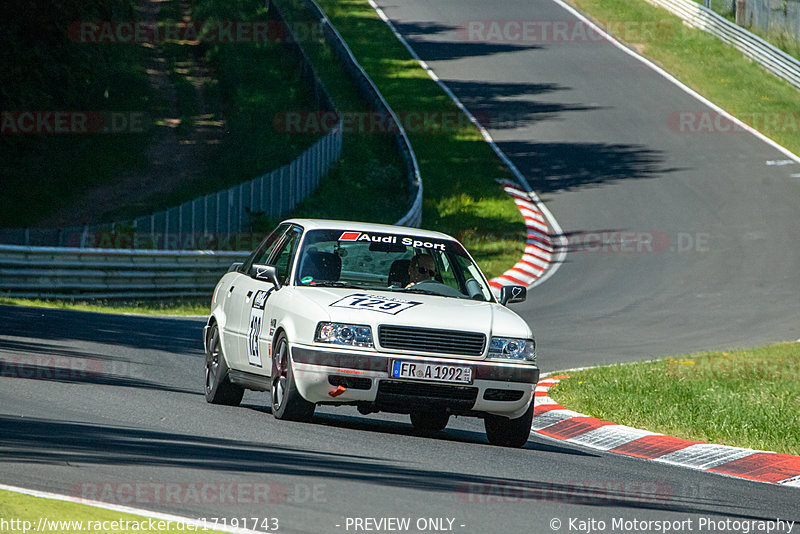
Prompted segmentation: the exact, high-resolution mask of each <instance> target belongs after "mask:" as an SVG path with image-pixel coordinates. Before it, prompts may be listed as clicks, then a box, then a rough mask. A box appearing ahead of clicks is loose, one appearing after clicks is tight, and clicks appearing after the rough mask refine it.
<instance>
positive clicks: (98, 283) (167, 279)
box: [0, 245, 247, 298]
mask: <svg viewBox="0 0 800 534" xmlns="http://www.w3.org/2000/svg"><path fill="white" fill-rule="evenodd" d="M246 255H247V253H246V252H230V251H213V252H212V251H163V250H118V249H80V248H60V247H25V246H16V245H0V295H3V294H7V295H10V296H14V297H20V298H29V297H35V298H64V297H75V298H81V297H84V298H85V297H90V298H140V297H142V298H144V297H192V296H210V295H211V291H212V290H213V289H214V286H215V285H216V283H217V282H218V281H219V278H220V276H222V274H223V273H224V272H225V270H226V269H227V268H228V267H229V266H230V265H231V263H233V262H235V261H240V260H241V259H242V258H244V257H246Z"/></svg>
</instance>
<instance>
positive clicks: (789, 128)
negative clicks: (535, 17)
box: [569, 0, 800, 154]
mask: <svg viewBox="0 0 800 534" xmlns="http://www.w3.org/2000/svg"><path fill="white" fill-rule="evenodd" d="M569 1H570V3H572V4H573V5H575V6H576V7H577V8H579V9H580V10H582V11H583V12H584V13H587V14H588V15H589V16H591V17H592V18H594V19H595V20H598V21H626V22H630V23H634V24H635V23H640V22H641V23H648V22H649V23H652V22H653V21H657V22H658V31H657V32H655V37H654V38H652V39H643V40H642V42H637V43H631V44H633V45H634V46H635V47H636V49H637V51H639V52H640V53H641V54H643V55H644V56H646V57H648V58H650V59H653V60H654V61H655V62H656V63H658V64H660V65H661V66H662V67H663V68H664V69H666V70H667V71H669V72H670V73H671V74H673V75H674V76H676V77H677V78H678V79H680V80H681V81H682V82H683V83H685V84H686V85H688V86H689V87H691V88H692V89H694V90H695V91H697V92H698V93H700V94H701V95H703V96H705V97H706V98H708V99H709V100H711V101H712V102H714V103H715V104H717V105H718V106H720V107H722V108H723V109H725V110H727V111H728V112H729V113H731V114H732V115H734V116H736V117H737V118H739V119H741V120H742V121H743V122H745V123H746V124H749V125H750V126H752V127H754V128H755V129H757V130H759V131H761V132H762V133H764V134H765V135H767V136H768V137H770V138H772V139H773V140H775V141H777V142H778V143H780V144H781V145H783V146H784V147H786V148H788V149H789V150H791V151H792V152H794V153H796V154H797V153H800V128H798V122H800V120H798V116H797V102H798V98H800V93H799V92H798V90H797V89H795V88H794V87H793V86H792V85H791V84H789V83H788V82H785V81H783V80H781V79H778V78H776V77H775V76H772V75H770V74H768V73H766V71H764V69H762V68H761V67H760V66H759V65H758V64H757V63H754V62H752V61H750V60H748V59H746V58H745V56H744V55H743V54H742V53H741V52H739V51H737V50H735V49H734V48H732V47H730V46H727V45H725V44H724V43H722V41H720V40H719V39H717V38H716V37H714V36H712V35H710V34H708V33H706V32H704V31H702V30H698V29H694V28H689V27H687V26H685V25H684V24H683V22H682V21H681V19H680V18H678V17H676V16H674V15H671V14H670V13H669V12H667V11H666V10H665V9H662V8H658V7H655V6H653V5H651V4H648V3H647V2H645V1H644V0H569ZM609 26H610V29H611V30H613V29H614V27H615V25H614V24H611V25H609ZM616 26H617V27H619V26H624V25H619V24H617V25H616ZM618 37H619V38H624V35H618ZM699 108H700V104H699V103H698V109H699Z"/></svg>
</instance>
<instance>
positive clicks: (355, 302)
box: [331, 293, 422, 315]
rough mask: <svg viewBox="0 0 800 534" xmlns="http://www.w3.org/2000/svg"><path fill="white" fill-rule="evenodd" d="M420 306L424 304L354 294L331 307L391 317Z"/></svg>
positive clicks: (332, 304)
mask: <svg viewBox="0 0 800 534" xmlns="http://www.w3.org/2000/svg"><path fill="white" fill-rule="evenodd" d="M420 304H422V303H421V302H416V301H413V300H403V299H397V298H394V297H384V296H378V295H367V294H366V293H354V294H352V295H347V296H346V297H344V298H343V299H339V300H337V301H336V302H333V303H331V306H332V307H335V308H350V309H351V310H372V311H376V312H381V313H388V314H389V315H397V314H398V313H400V312H401V311H405V310H407V309H409V308H413V307H414V306H419V305H420Z"/></svg>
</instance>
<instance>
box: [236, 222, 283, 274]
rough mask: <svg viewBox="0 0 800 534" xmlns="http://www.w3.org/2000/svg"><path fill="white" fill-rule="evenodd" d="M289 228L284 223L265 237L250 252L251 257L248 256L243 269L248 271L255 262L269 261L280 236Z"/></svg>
mask: <svg viewBox="0 0 800 534" xmlns="http://www.w3.org/2000/svg"><path fill="white" fill-rule="evenodd" d="M287 228H289V225H288V224H282V225H280V226H278V227H277V228H275V229H274V230H273V231H272V233H271V234H269V235H268V236H267V237H265V238H264V241H262V242H261V244H260V245H258V248H257V249H256V250H255V251H253V253H252V254H250V257H249V258H247V261H245V263H244V265H243V266H242V271H243V272H247V271H249V270H250V267H251V266H252V265H253V264H254V263H262V264H263V263H267V259H268V258H269V255H270V253H271V252H272V249H273V248H275V245H277V244H278V243H279V242H280V239H279V238H280V237H281V236H282V235H283V234H284V233H286V229H287Z"/></svg>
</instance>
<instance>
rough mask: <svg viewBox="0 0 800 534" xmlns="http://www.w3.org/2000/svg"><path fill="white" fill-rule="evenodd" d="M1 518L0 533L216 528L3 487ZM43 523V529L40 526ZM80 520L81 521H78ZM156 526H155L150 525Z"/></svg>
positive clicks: (116, 533) (117, 533) (119, 533)
mask: <svg viewBox="0 0 800 534" xmlns="http://www.w3.org/2000/svg"><path fill="white" fill-rule="evenodd" d="M0 518H2V519H3V520H4V521H5V523H6V525H5V526H0V534H6V533H8V534H11V533H16V532H25V531H27V532H33V531H38V532H42V533H48V532H52V533H54V534H55V533H59V534H72V533H77V532H86V531H94V532H105V533H106V534H125V533H128V532H136V533H139V534H157V533H162V532H187V531H189V532H193V531H202V532H212V533H213V532H217V531H214V530H211V529H209V530H204V529H203V528H202V527H187V526H186V525H183V524H181V525H180V526H179V525H178V524H176V523H175V522H174V521H172V522H169V523H167V521H166V520H164V521H163V522H161V523H159V521H161V520H157V519H154V520H152V521H153V523H152V524H151V523H150V521H151V520H149V519H148V518H146V517H143V516H138V515H133V514H125V513H121V512H113V511H111V510H105V509H103V508H95V507H93V506H86V505H83V504H76V503H71V502H64V501H57V500H52V499H45V498H42V497H32V496H29V495H23V494H21V493H15V492H12V491H3V490H0ZM40 520H41V521H42V523H41V529H39V530H37V529H38V528H39V526H40ZM78 522H81V523H82V524H80V525H79V524H77V523H78ZM151 526H153V528H150V527H151Z"/></svg>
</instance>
